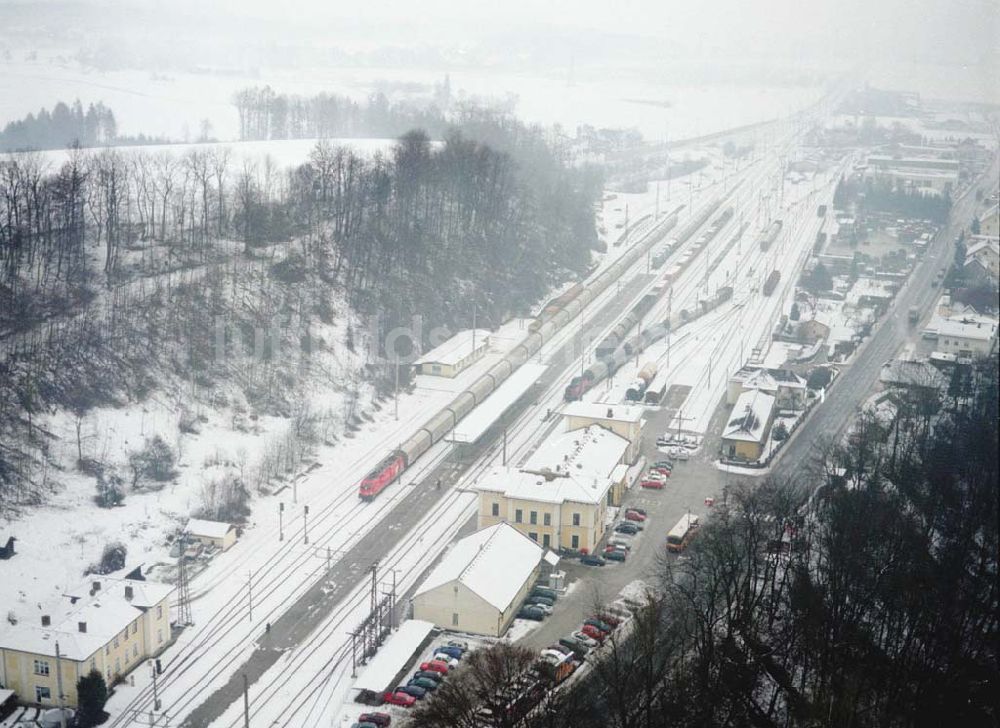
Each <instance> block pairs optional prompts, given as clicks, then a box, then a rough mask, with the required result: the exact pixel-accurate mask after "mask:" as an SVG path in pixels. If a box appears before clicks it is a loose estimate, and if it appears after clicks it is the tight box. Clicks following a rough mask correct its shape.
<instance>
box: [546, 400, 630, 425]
mask: <svg viewBox="0 0 1000 728" xmlns="http://www.w3.org/2000/svg"><path fill="white" fill-rule="evenodd" d="M644 411H645V408H644V407H639V406H637V405H623V404H614V405H612V404H606V403H602V402H583V401H578V402H571V403H570V404H568V405H566V407H564V408H563V416H564V417H588V418H592V419H595V420H608V421H609V422H638V421H639V420H641V419H642V415H643V412H644Z"/></svg>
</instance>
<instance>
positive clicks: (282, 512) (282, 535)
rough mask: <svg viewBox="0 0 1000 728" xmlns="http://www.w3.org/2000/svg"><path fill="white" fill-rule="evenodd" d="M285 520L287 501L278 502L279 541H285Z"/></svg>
mask: <svg viewBox="0 0 1000 728" xmlns="http://www.w3.org/2000/svg"><path fill="white" fill-rule="evenodd" d="M284 521H285V503H284V501H282V502H281V503H279V504H278V540H279V541H284V540H285V527H284Z"/></svg>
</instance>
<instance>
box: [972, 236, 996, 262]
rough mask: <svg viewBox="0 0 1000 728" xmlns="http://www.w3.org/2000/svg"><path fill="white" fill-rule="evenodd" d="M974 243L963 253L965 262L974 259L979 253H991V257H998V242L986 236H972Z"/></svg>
mask: <svg viewBox="0 0 1000 728" xmlns="http://www.w3.org/2000/svg"><path fill="white" fill-rule="evenodd" d="M973 239H974V240H975V241H976V242H974V243H973V244H972V245H970V246H969V247H968V248H967V249H966V251H965V260H966V261H968V260H969V259H970V258H973V257H975V256H976V255H978V254H979V253H981V252H991V253H993V255H1000V241H997V240H996V239H994V238H991V237H987V236H986V235H974V236H973Z"/></svg>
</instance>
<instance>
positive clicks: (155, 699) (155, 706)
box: [150, 663, 160, 710]
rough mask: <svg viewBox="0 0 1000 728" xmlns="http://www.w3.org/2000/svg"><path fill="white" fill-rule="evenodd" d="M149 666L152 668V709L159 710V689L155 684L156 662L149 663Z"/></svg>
mask: <svg viewBox="0 0 1000 728" xmlns="http://www.w3.org/2000/svg"><path fill="white" fill-rule="evenodd" d="M150 666H151V667H152V668H153V710H159V709H160V690H159V686H158V685H157V682H156V678H157V674H156V664H155V663H151V664H150Z"/></svg>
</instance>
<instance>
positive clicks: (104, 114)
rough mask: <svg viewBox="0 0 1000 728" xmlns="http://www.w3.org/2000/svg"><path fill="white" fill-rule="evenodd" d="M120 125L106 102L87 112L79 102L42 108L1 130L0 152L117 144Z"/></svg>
mask: <svg viewBox="0 0 1000 728" xmlns="http://www.w3.org/2000/svg"><path fill="white" fill-rule="evenodd" d="M117 138H118V122H117V121H116V119H115V114H114V112H113V111H112V110H111V109H109V108H108V107H106V106H105V105H104V104H103V103H101V102H98V103H96V104H89V105H88V106H87V108H86V109H84V108H83V104H81V103H80V100H79V99H77V100H76V101H74V102H73V103H72V104H70V105H67V104H65V103H63V102H62V101H60V102H59V103H57V104H56V105H55V106H53V107H52V111H49V110H48V109H41V110H40V111H39V112H38V114H37V115H36V114H28V115H27V116H25V117H24V118H23V119H20V120H18V121H12V122H10V123H8V124H7V125H6V126H5V127H4V128H3V131H0V151H4V152H12V151H23V150H29V149H65V148H66V147H68V146H70V145H71V144H74V143H76V144H79V145H81V146H85V147H92V146H98V145H101V144H111V143H114V142H115V141H116V140H117Z"/></svg>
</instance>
